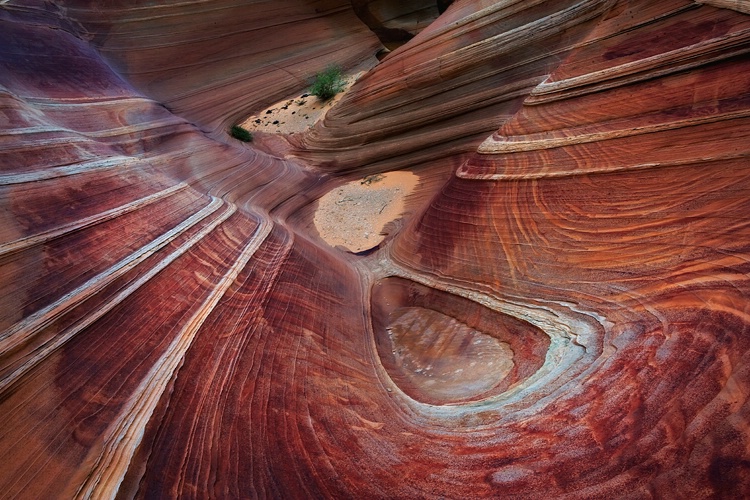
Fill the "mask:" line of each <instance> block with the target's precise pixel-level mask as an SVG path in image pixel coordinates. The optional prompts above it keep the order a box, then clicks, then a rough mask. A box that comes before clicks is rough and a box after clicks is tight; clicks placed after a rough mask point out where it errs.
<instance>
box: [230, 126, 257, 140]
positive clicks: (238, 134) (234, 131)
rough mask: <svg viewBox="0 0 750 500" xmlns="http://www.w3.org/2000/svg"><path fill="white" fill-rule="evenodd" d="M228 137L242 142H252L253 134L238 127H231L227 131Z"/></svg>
mask: <svg viewBox="0 0 750 500" xmlns="http://www.w3.org/2000/svg"><path fill="white" fill-rule="evenodd" d="M229 135H231V136H232V137H234V138H235V139H239V140H240V141H242V142H250V141H252V140H253V134H251V133H250V132H248V131H247V129H245V128H243V127H240V126H239V125H232V128H231V129H230V130H229Z"/></svg>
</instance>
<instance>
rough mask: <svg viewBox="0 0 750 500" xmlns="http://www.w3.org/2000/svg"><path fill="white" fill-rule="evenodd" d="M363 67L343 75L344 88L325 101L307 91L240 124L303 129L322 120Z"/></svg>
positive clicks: (267, 129) (270, 131) (256, 128)
mask: <svg viewBox="0 0 750 500" xmlns="http://www.w3.org/2000/svg"><path fill="white" fill-rule="evenodd" d="M365 73H366V71H364V70H361V69H360V70H357V69H355V70H353V71H352V72H349V73H346V74H344V75H343V77H344V80H345V81H346V85H345V87H344V89H343V90H342V91H341V92H339V93H338V94H336V95H335V96H334V97H333V98H331V99H329V100H327V101H321V100H320V99H318V98H317V97H315V96H314V95H310V94H308V93H307V92H303V93H301V94H297V95H295V96H292V97H290V98H288V99H284V100H283V101H279V102H278V103H276V104H274V105H272V106H270V107H268V108H266V109H264V110H263V111H261V112H259V113H257V114H254V115H252V116H250V117H249V118H247V119H245V121H243V122H242V123H240V125H241V126H242V127H243V128H245V129H247V130H248V131H250V132H251V133H252V132H265V133H267V134H294V133H298V132H304V131H305V130H306V129H308V128H310V127H312V126H313V125H314V124H315V123H316V122H318V121H319V120H321V119H322V118H323V117H324V116H325V114H326V112H327V111H328V110H329V109H331V108H332V107H333V106H334V105H335V104H336V103H337V102H338V101H339V100H341V98H342V97H343V96H344V94H345V93H346V91H347V90H349V88H350V87H351V86H352V85H354V82H356V81H357V80H358V79H359V78H360V77H361V76H362V75H364V74H365Z"/></svg>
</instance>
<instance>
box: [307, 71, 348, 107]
mask: <svg viewBox="0 0 750 500" xmlns="http://www.w3.org/2000/svg"><path fill="white" fill-rule="evenodd" d="M344 86H346V80H344V76H343V75H342V74H341V68H340V67H339V66H328V67H327V68H326V69H324V70H323V71H321V72H320V73H318V74H316V75H315V80H314V81H313V84H312V86H311V87H310V93H311V94H312V95H314V96H317V97H318V98H319V99H320V100H321V101H327V100H328V99H330V98H331V97H333V96H335V95H336V94H338V93H339V92H341V91H342V90H344Z"/></svg>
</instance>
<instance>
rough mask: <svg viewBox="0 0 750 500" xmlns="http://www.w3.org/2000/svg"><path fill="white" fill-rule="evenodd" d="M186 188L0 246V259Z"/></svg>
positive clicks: (171, 189) (176, 187) (178, 186)
mask: <svg viewBox="0 0 750 500" xmlns="http://www.w3.org/2000/svg"><path fill="white" fill-rule="evenodd" d="M187 186H188V184H187V183H184V182H181V183H179V184H175V185H173V186H170V187H168V188H167V189H163V190H161V191H159V192H156V193H152V194H150V195H148V196H144V197H143V198H140V199H138V200H134V201H131V202H129V203H126V204H124V205H121V206H119V207H115V208H111V209H109V210H106V211H104V212H101V213H99V214H95V215H91V216H89V217H84V218H83V219H79V220H76V221H73V222H70V223H68V224H64V225H62V226H60V227H57V228H54V229H50V230H48V231H43V232H41V233H37V234H33V235H30V236H26V237H23V238H20V239H18V240H14V241H11V242H8V243H3V244H0V257H2V256H3V255H7V254H10V253H14V252H18V251H20V250H23V249H25V248H29V247H32V246H34V245H39V244H42V243H45V242H47V241H49V240H52V239H55V238H59V237H61V236H64V235H66V234H68V233H71V232H73V231H77V230H80V229H83V228H86V227H89V226H93V225H95V224H99V223H101V222H105V221H108V220H111V219H114V218H116V217H119V216H121V215H125V214H127V213H129V212H132V211H133V210H136V209H137V208H141V207H144V206H146V205H150V204H151V203H154V202H155V201H158V200H160V199H162V198H166V197H168V196H170V195H171V194H173V193H176V192H177V191H181V190H183V189H185V188H186V187H187Z"/></svg>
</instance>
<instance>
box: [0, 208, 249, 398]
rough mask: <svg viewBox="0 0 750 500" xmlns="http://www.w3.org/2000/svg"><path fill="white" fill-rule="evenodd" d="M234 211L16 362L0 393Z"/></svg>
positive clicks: (0, 381) (228, 210) (230, 210)
mask: <svg viewBox="0 0 750 500" xmlns="http://www.w3.org/2000/svg"><path fill="white" fill-rule="evenodd" d="M236 211H237V207H236V205H234V204H229V205H226V208H225V211H224V213H223V214H221V215H220V216H219V217H217V218H216V219H215V220H214V221H212V222H211V223H210V224H207V225H206V226H205V227H204V228H202V229H201V230H200V231H199V232H198V233H196V234H195V235H193V236H191V237H190V239H188V240H187V241H186V242H185V243H183V244H182V245H181V246H180V247H179V248H178V249H177V250H175V251H174V252H172V253H171V254H169V255H168V256H167V257H165V258H164V259H162V260H161V261H159V263H158V264H157V265H156V266H154V267H153V268H151V269H150V270H149V271H148V272H146V273H145V274H144V275H143V276H141V277H140V278H138V279H137V280H135V281H134V282H132V283H130V284H129V285H128V286H127V287H126V288H124V289H123V290H122V291H121V292H120V293H118V294H117V295H115V296H114V297H112V298H111V299H109V300H108V301H107V302H105V303H104V304H102V305H101V306H99V307H98V308H97V309H96V310H94V311H93V312H92V313H90V314H89V315H88V316H86V317H84V318H83V319H82V320H81V321H79V322H78V323H76V324H75V325H73V326H71V327H70V328H68V329H67V330H65V331H64V332H61V333H59V334H58V335H55V337H54V338H52V339H50V340H49V341H48V342H46V343H44V344H43V345H42V346H40V347H38V348H37V349H35V350H34V351H33V352H32V353H31V354H29V355H28V356H26V358H25V360H19V362H17V363H15V364H16V367H15V368H14V369H13V370H12V371H11V372H9V373H7V374H6V375H5V376H3V377H2V379H0V394H3V392H5V391H6V390H7V389H8V388H9V387H10V386H12V385H13V383H14V382H15V381H16V380H19V379H20V377H22V376H23V375H24V374H25V373H28V371H29V370H31V369H32V368H34V367H35V366H36V365H38V364H39V363H40V362H42V361H43V360H44V359H46V358H47V357H48V356H49V355H50V354H52V353H53V352H55V351H56V350H57V349H59V348H60V346H62V345H64V344H65V343H66V342H68V341H69V340H70V339H71V338H73V337H74V336H76V335H77V334H78V333H79V332H81V331H83V330H84V329H85V328H88V327H89V326H90V325H91V324H93V323H94V322H95V321H96V320H98V319H99V318H101V317H102V316H104V315H105V314H106V313H108V312H109V311H111V310H112V309H113V308H114V307H115V306H117V305H118V304H120V303H122V302H123V301H124V300H125V299H126V298H127V297H129V296H130V295H132V294H133V293H134V292H135V291H136V290H138V289H139V288H140V287H142V286H143V285H144V284H146V283H148V281H149V280H151V279H152V278H153V277H154V276H156V275H157V274H159V273H160V272H161V271H162V270H163V269H164V268H166V267H167V266H169V265H170V264H171V263H172V262H174V261H175V260H177V258H178V257H180V256H181V255H183V254H184V253H185V252H187V251H188V250H190V249H191V248H192V247H193V246H194V245H195V244H196V243H197V242H199V241H200V240H202V239H203V238H205V237H206V236H207V235H208V234H209V233H210V232H211V231H213V230H214V229H216V227H218V226H219V225H220V224H221V223H223V222H224V221H225V220H227V219H228V218H229V217H230V216H231V215H232V214H234V213H235V212H236Z"/></svg>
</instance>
